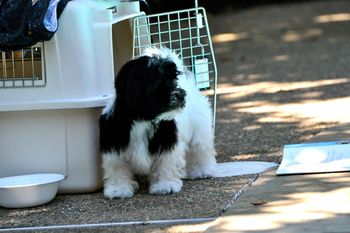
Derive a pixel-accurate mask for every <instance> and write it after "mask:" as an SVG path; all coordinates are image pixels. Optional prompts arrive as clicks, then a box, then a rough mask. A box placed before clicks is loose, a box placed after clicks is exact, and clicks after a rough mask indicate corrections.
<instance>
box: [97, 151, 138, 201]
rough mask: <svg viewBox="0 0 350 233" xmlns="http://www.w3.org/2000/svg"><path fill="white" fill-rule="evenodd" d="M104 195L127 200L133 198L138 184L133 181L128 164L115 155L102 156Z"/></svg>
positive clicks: (106, 154)
mask: <svg viewBox="0 0 350 233" xmlns="http://www.w3.org/2000/svg"><path fill="white" fill-rule="evenodd" d="M102 166H103V169H104V195H105V197H107V198H109V199H112V198H129V197H132V196H134V192H135V190H136V189H137V188H138V184H137V182H136V181H134V180H133V173H132V172H131V168H130V166H129V164H127V163H126V162H125V161H124V159H123V158H121V157H120V156H119V155H118V154H117V153H115V152H111V153H104V154H103V164H102Z"/></svg>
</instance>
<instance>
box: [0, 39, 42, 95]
mask: <svg viewBox="0 0 350 233" xmlns="http://www.w3.org/2000/svg"><path fill="white" fill-rule="evenodd" d="M44 57H45V56H44V47H43V43H38V44H37V45H35V46H33V47H31V48H26V49H21V50H15V51H7V52H0V88H11V87H36V86H45V84H46V77H45V69H44V68H45V59H44Z"/></svg>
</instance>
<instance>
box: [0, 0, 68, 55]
mask: <svg viewBox="0 0 350 233" xmlns="http://www.w3.org/2000/svg"><path fill="white" fill-rule="evenodd" d="M69 1H71V0H36V1H35V2H32V0H1V1H0V50H3V51H6V50H16V49H22V48H26V47H29V46H32V45H34V44H36V43H37V42H38V41H43V40H50V39H51V38H52V36H53V35H54V33H55V32H56V31H57V28H58V22H57V19H58V18H59V17H60V15H61V13H62V11H63V9H64V7H65V6H66V5H67V3H68V2H69Z"/></svg>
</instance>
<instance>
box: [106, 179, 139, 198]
mask: <svg viewBox="0 0 350 233" xmlns="http://www.w3.org/2000/svg"><path fill="white" fill-rule="evenodd" d="M137 188H138V185H137V183H136V182H135V181H133V183H123V184H106V185H105V187H104V195H105V197H107V198H109V199H113V198H130V197H133V196H134V193H135V190H136V189H137Z"/></svg>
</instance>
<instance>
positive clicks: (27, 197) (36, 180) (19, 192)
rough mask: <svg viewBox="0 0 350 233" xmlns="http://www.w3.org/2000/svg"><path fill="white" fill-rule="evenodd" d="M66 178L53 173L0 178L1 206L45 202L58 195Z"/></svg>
mask: <svg viewBox="0 0 350 233" xmlns="http://www.w3.org/2000/svg"><path fill="white" fill-rule="evenodd" d="M64 178H65V177H64V175H61V174H53V173H42V174H30V175H21V176H11V177H5V178H0V206H3V207H7V208H24V207H32V206H38V205H42V204H45V203H47V202H49V201H51V200H52V199H53V198H54V197H55V196H56V193H57V190H58V186H59V182H60V181H61V180H63V179H64Z"/></svg>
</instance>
